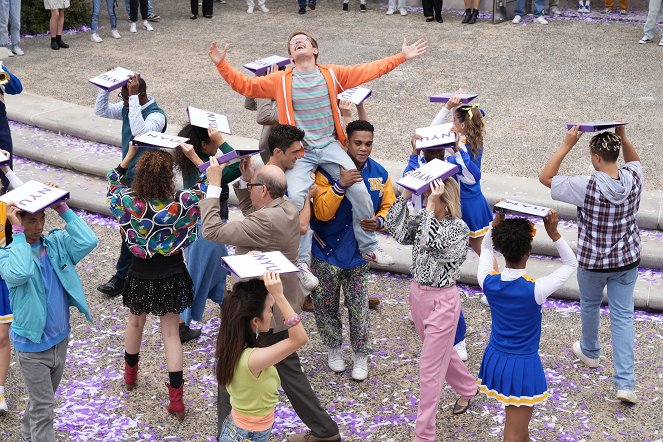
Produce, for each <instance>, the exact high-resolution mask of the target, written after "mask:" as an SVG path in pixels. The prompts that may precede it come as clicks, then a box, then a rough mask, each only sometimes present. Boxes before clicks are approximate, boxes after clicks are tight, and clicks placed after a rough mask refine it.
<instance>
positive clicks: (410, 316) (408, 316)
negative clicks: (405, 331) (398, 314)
mask: <svg viewBox="0 0 663 442" xmlns="http://www.w3.org/2000/svg"><path fill="white" fill-rule="evenodd" d="M407 319H408V320H409V321H410V322H411V323H413V324H414V319H412V312H407Z"/></svg>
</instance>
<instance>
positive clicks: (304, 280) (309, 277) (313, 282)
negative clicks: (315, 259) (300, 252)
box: [297, 262, 320, 292]
mask: <svg viewBox="0 0 663 442" xmlns="http://www.w3.org/2000/svg"><path fill="white" fill-rule="evenodd" d="M297 268H299V272H297V277H298V278H299V282H300V283H301V284H302V287H304V289H306V290H308V291H309V292H310V291H312V290H314V289H315V288H316V287H317V286H318V285H319V284H320V281H319V280H318V278H316V276H315V275H314V274H313V273H311V268H310V267H309V266H308V264H306V263H305V262H298V263H297Z"/></svg>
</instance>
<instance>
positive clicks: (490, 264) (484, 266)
mask: <svg viewBox="0 0 663 442" xmlns="http://www.w3.org/2000/svg"><path fill="white" fill-rule="evenodd" d="M502 221H504V214H503V213H496V214H495V218H493V222H492V227H491V228H490V229H489V230H488V232H487V233H486V235H484V237H483V241H482V242H481V255H479V267H478V268H477V281H479V286H481V288H482V289H483V281H484V280H485V279H486V276H488V275H489V274H490V273H491V272H493V271H495V269H496V265H497V264H495V255H494V252H493V229H494V228H495V227H497V226H498V225H499V224H500V223H501V222H502Z"/></svg>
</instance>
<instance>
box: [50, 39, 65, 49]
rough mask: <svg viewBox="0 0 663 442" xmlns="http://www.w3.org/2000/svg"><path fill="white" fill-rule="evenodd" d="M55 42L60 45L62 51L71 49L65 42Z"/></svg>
mask: <svg viewBox="0 0 663 442" xmlns="http://www.w3.org/2000/svg"><path fill="white" fill-rule="evenodd" d="M55 42H56V43H57V44H58V46H60V47H61V48H62V49H67V48H68V47H69V45H68V44H67V43H65V42H63V41H62V39H60V40H55ZM51 47H53V46H52V45H51Z"/></svg>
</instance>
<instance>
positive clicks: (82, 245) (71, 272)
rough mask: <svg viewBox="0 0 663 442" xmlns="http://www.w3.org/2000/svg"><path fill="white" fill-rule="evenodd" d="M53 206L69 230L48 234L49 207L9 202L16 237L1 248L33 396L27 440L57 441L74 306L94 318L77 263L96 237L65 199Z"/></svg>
mask: <svg viewBox="0 0 663 442" xmlns="http://www.w3.org/2000/svg"><path fill="white" fill-rule="evenodd" d="M53 209H54V210H55V211H57V212H58V214H59V215H60V216H61V217H62V219H63V220H64V221H65V222H66V228H65V230H59V229H56V230H52V231H51V232H49V233H48V234H46V235H44V234H43V230H44V224H45V221H46V215H45V210H41V211H39V212H36V213H34V214H30V213H21V212H20V210H19V209H18V208H17V207H16V206H15V205H13V203H10V204H8V207H7V219H8V220H9V222H10V223H11V225H12V232H13V241H12V243H11V244H10V245H9V246H7V247H4V248H2V249H0V276H1V277H2V279H3V280H4V281H5V282H6V283H7V287H8V288H9V302H10V304H11V309H12V311H13V313H14V321H13V323H12V326H11V329H10V334H9V336H10V338H11V340H12V342H13V344H14V349H15V350H16V353H17V355H18V361H19V367H20V369H21V374H22V375H23V380H24V382H25V385H26V388H27V390H28V396H29V402H28V406H27V408H26V411H25V414H24V417H23V423H22V426H21V437H22V438H23V440H26V441H39V442H42V441H44V442H51V441H55V431H54V429H53V409H54V404H55V391H56V390H57V388H58V385H59V384H60V380H61V379H62V374H63V372H64V364H65V360H66V358H67V344H68V341H69V333H70V331H71V327H70V325H69V307H72V306H73V307H76V308H77V309H78V310H79V311H80V312H81V313H83V314H84V315H85V317H86V318H87V319H88V321H90V322H91V318H90V311H89V309H88V306H87V301H86V300H85V293H84V291H83V284H82V283H81V280H80V278H79V277H78V273H76V264H77V263H78V262H79V261H81V260H82V259H83V258H84V257H85V256H86V255H87V254H88V253H90V252H91V251H92V250H93V249H94V248H95V247H96V246H97V243H98V240H97V236H96V235H95V234H94V232H93V231H92V230H91V229H90V228H89V227H88V225H87V224H86V223H85V221H83V220H82V219H81V218H79V217H78V216H77V215H76V214H75V213H74V212H73V211H72V210H71V209H69V207H68V206H67V204H66V203H60V204H57V205H55V206H53Z"/></svg>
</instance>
